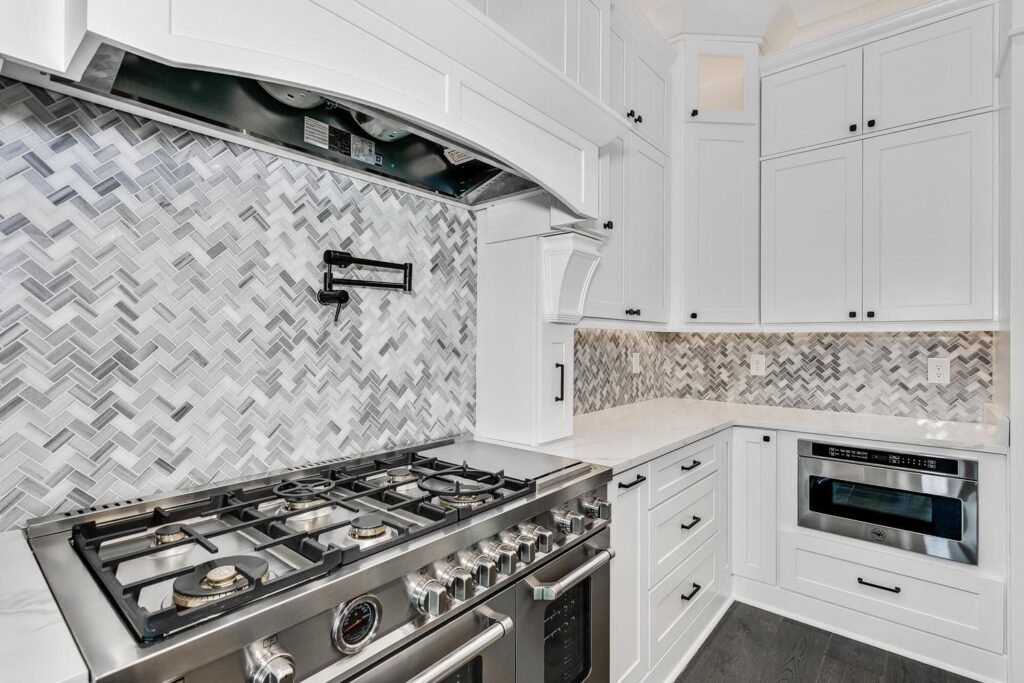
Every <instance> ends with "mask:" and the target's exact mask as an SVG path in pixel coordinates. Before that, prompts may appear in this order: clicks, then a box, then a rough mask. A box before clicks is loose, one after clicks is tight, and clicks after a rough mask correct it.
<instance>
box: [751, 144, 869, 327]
mask: <svg viewBox="0 0 1024 683" xmlns="http://www.w3.org/2000/svg"><path fill="white" fill-rule="evenodd" d="M861 174H862V159H861V143H859V142H857V143H850V144H844V145H836V146H835V147H829V148H826V149H820V150H815V151H812V152H804V153H802V154H794V155H792V156H787V157H781V158H778V159H772V160H769V161H765V162H762V164H761V320H762V322H765V323H824V322H843V321H850V320H860V319H861V313H862V311H861V277H862V272H861V230H862V226H861V183H862V177H861Z"/></svg>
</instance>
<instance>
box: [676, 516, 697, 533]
mask: <svg viewBox="0 0 1024 683" xmlns="http://www.w3.org/2000/svg"><path fill="white" fill-rule="evenodd" d="M698 524H700V517H698V516H697V515H694V516H693V519H692V520H691V521H690V523H689V524H680V525H679V528H680V529H686V530H687V531H689V530H690V529H692V528H693V527H695V526H697V525H698Z"/></svg>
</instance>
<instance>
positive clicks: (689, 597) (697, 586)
mask: <svg viewBox="0 0 1024 683" xmlns="http://www.w3.org/2000/svg"><path fill="white" fill-rule="evenodd" d="M699 590H700V584H699V583H695V584H693V590H692V591H690V594H689V595H686V594H685V593H684V594H683V595H680V596H679V597H681V598H682V599H683V600H692V599H693V596H694V595H696V594H697V591H699Z"/></svg>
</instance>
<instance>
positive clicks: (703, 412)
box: [540, 398, 1009, 474]
mask: <svg viewBox="0 0 1024 683" xmlns="http://www.w3.org/2000/svg"><path fill="white" fill-rule="evenodd" d="M729 427H752V428H755V429H773V430H780V431H792V432H807V433H811V434H823V435H833V436H845V437H852V438H858V439H874V440H878V441H893V442H898V443H903V444H915V445H926V446H932V447H936V448H955V449H960V450H967V451H975V452H979V451H980V452H986V453H1001V454H1006V453H1007V452H1008V451H1009V444H1008V442H1007V438H1006V434H1005V431H1006V430H1005V429H1000V427H999V426H997V425H994V424H986V423H968V422H942V421H936V420H925V419H916V418H907V417H889V416H885V415H864V414H857V413H833V412H827V411H822V410H800V409H796V408H775V407H771V406H757V405H744V404H739V403H719V402H716V401H697V400H693V399H682V398H659V399H655V400H653V401H643V402H641V403H633V404H630V405H625V406H619V407H617V408H609V409H607V410H601V411H598V412H596V413H588V414H586V415H577V416H576V418H575V421H574V429H573V431H574V434H573V436H571V437H569V438H566V439H560V440H558V441H552V442H550V443H546V444H544V445H543V446H541V447H540V449H542V450H544V451H545V452H547V453H551V454H553V455H561V456H564V457H568V458H575V459H578V460H584V461H586V462H590V463H593V464H596V465H604V466H606V467H611V468H612V470H613V472H614V473H615V474H618V473H619V472H624V471H626V470H628V469H631V468H633V467H636V466H638V465H642V464H644V463H646V462H648V461H650V460H653V459H654V458H657V457H659V456H661V455H664V454H665V453H668V452H669V451H673V450H675V449H677V448H681V447H683V446H686V445H687V444H691V443H693V442H695V441H699V440H700V439H703V438H705V437H707V436H710V435H712V434H714V433H715V432H719V431H721V430H723V429H728V428H729Z"/></svg>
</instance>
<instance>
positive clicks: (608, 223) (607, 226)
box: [604, 221, 615, 230]
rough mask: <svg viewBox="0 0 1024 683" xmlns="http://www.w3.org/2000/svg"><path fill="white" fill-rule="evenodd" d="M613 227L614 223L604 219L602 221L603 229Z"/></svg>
mask: <svg viewBox="0 0 1024 683" xmlns="http://www.w3.org/2000/svg"><path fill="white" fill-rule="evenodd" d="M614 228H615V223H613V222H612V221H605V222H604V229H605V230H613V229H614Z"/></svg>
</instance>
